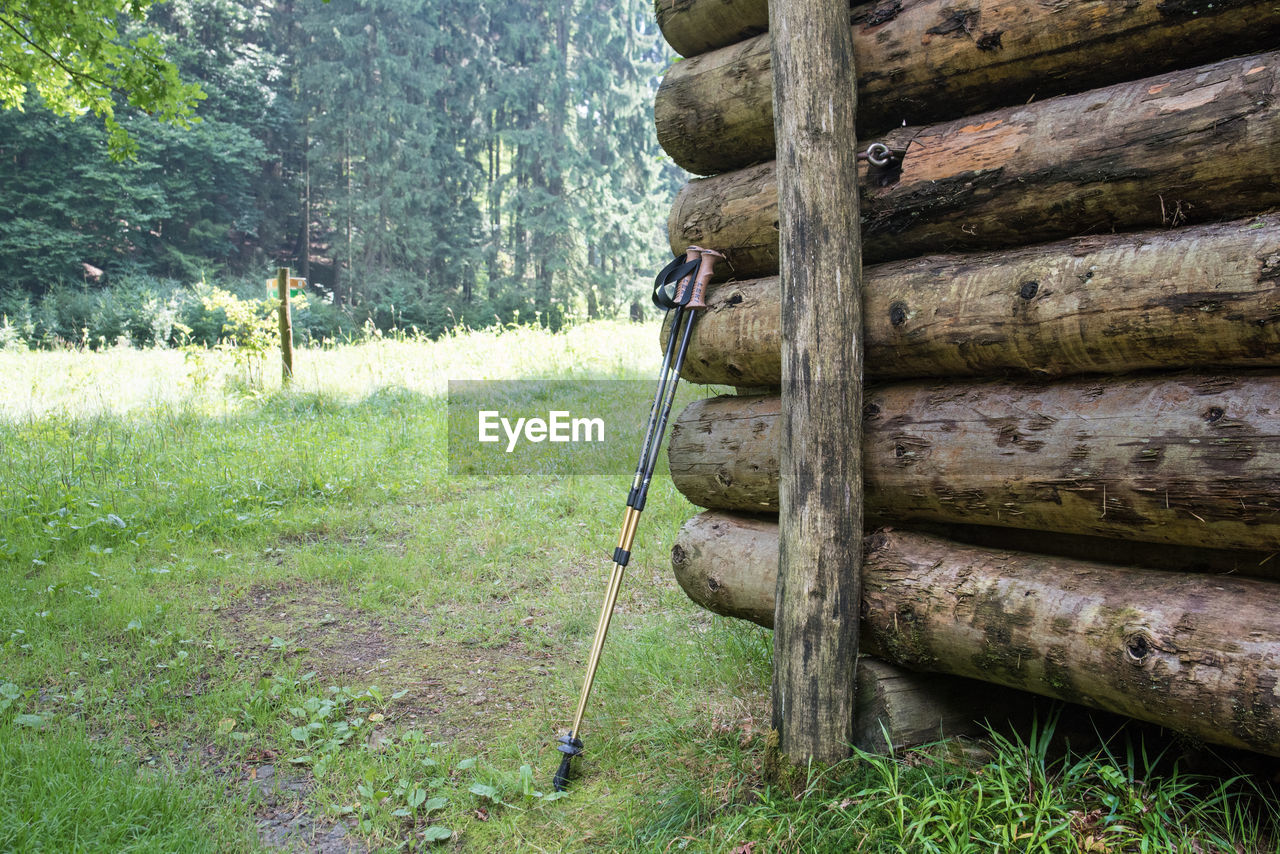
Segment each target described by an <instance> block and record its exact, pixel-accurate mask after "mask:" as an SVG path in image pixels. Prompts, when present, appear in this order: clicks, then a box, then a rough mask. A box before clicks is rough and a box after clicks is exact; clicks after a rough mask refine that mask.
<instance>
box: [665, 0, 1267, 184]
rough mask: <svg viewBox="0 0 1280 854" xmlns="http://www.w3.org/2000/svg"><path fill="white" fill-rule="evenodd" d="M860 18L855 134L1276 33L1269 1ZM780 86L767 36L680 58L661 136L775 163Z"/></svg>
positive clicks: (991, 8) (863, 9)
mask: <svg viewBox="0 0 1280 854" xmlns="http://www.w3.org/2000/svg"><path fill="white" fill-rule="evenodd" d="M726 11H727V10H726ZM852 19H853V49H854V61H855V64H856V65H857V67H858V69H859V71H858V101H859V104H860V106H859V108H858V136H859V138H862V137H868V136H871V135H873V134H879V133H883V132H884V131H886V130H889V129H890V128H893V127H898V126H901V125H903V124H910V125H921V124H925V123H934V122H940V121H945V120H947V119H954V118H958V117H960V116H965V115H972V114H974V113H979V112H983V111H986V110H992V109H996V108H999V107H1008V106H1012V105H1015V104H1025V103H1027V101H1028V100H1030V99H1032V98H1035V99H1036V100H1044V99H1045V98H1049V97H1053V96H1057V95H1063V94H1068V93H1073V92H1081V91H1084V90H1086V89H1092V88H1096V87H1099V86H1107V85H1110V84H1112V83H1118V82H1121V81H1123V80H1129V79H1132V78H1133V76H1134V69H1135V65H1134V62H1135V60H1138V61H1140V62H1141V66H1140V67H1141V69H1142V71H1141V73H1142V74H1144V75H1151V74H1156V73H1160V72H1164V71H1169V70H1173V69H1178V68H1189V67H1192V66H1195V65H1198V64H1201V63H1206V62H1214V61H1217V60H1220V59H1222V58H1224V57H1228V56H1238V55H1240V54H1242V53H1248V52H1251V51H1262V50H1267V49H1269V48H1273V47H1274V46H1275V45H1276V44H1277V43H1280V15H1277V14H1276V13H1275V9H1274V5H1273V4H1272V2H1271V0H1249V2H1238V3H1221V2H1214V3H1210V2H1194V3H1181V4H1171V3H1168V2H1165V0H1133V2H1128V3H1099V2H1096V0H1065V2H1056V3H1029V2H1027V0H975V2H971V3H968V4H965V5H964V6H963V7H957V5H956V4H955V3H953V2H951V0H905V2H903V0H882V2H879V3H870V4H863V5H859V6H856V7H854V9H853V12H852ZM673 23H674V22H673ZM1064 33H1065V34H1069V36H1067V37H1069V38H1070V42H1071V50H1069V51H1067V50H1063V44H1064V38H1067V37H1064ZM1171 44H1176V45H1178V49H1177V50H1170V49H1169V45H1171ZM771 87H772V74H771V70H770V64H769V36H768V35H761V36H757V37H755V38H752V39H750V40H749V41H745V42H740V43H738V44H732V45H730V46H727V47H723V48H721V49H719V50H716V51H715V52H713V53H708V54H706V55H703V56H699V57H697V58H695V59H691V60H688V61H687V62H677V63H676V64H675V65H673V66H671V68H670V69H668V71H667V72H666V75H665V76H664V77H663V79H662V85H661V87H660V88H659V89H658V95H657V98H656V100H655V101H654V106H653V113H654V123H655V125H656V127H657V132H658V142H659V143H661V144H662V147H663V148H664V149H665V150H666V152H667V154H669V155H671V158H672V159H673V160H674V161H675V162H676V163H677V164H679V165H680V166H682V167H684V168H685V169H688V170H689V171H690V172H694V173H696V174H699V175H714V174H716V173H718V172H727V171H729V170H732V169H741V168H742V167H743V166H747V165H749V164H751V163H759V162H761V161H766V160H771V159H773V150H774V138H773V111H772V97H771Z"/></svg>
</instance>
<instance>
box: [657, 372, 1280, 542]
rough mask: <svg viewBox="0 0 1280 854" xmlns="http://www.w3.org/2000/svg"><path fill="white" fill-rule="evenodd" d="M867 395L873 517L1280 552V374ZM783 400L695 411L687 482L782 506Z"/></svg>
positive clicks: (730, 505)
mask: <svg viewBox="0 0 1280 854" xmlns="http://www.w3.org/2000/svg"><path fill="white" fill-rule="evenodd" d="M831 393H833V394H839V393H840V391H839V390H838V389H832V390H831ZM865 400H866V406H865V408H864V424H863V429H864V440H863V445H862V447H863V467H864V481H865V484H866V495H867V504H866V513H867V517H868V519H872V520H878V521H881V522H897V521H904V520H921V521H935V522H946V523H964V524H977V525H995V526H1003V527H1012V528H1028V529H1033V530H1043V531H1057V532H1060V533H1067V534H1084V535H1095V536H1105V537H1122V538H1131V539H1135V540H1142V541H1148V542H1164V543H1173V544H1178V545H1191V546H1204V547H1210V548H1228V549H1249V550H1259V551H1274V550H1276V549H1280V378H1277V377H1275V376H1248V375H1246V376H1234V377H1215V376H1202V375H1198V376H1173V377H1138V378H1126V379H1114V380H1078V381H1071V382H1062V383H1056V384H1045V383H1037V382H1010V381H1000V382H980V383H978V382H975V383H952V384H937V383H928V382H914V383H903V384H899V385H890V386H884V387H880V388H876V389H868V390H867V392H866V397H865ZM778 410H779V400H778V398H777V397H776V396H760V397H720V398H713V399H709V400H702V401H697V402H695V403H693V404H690V405H689V406H688V407H686V409H685V410H684V412H682V413H681V415H680V417H679V419H678V420H677V422H676V425H675V428H674V429H673V431H672V435H671V443H670V448H669V459H670V464H671V476H672V479H673V480H674V482H675V484H676V486H677V488H679V489H680V491H681V492H682V493H684V494H685V496H687V497H688V498H689V500H691V501H692V502H693V503H695V504H699V505H701V506H704V507H715V508H721V509H733V510H746V511H748V512H773V511H775V510H776V508H777V506H778V446H779V432H778V431H779V426H780V423H781V421H780V419H779V417H778Z"/></svg>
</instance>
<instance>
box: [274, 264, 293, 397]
mask: <svg viewBox="0 0 1280 854" xmlns="http://www.w3.org/2000/svg"><path fill="white" fill-rule="evenodd" d="M276 289H277V290H278V291H279V292H280V381H281V383H282V384H283V385H288V384H289V383H290V381H291V380H293V313H292V312H291V311H290V309H289V268H288V267H278V268H277V269H276Z"/></svg>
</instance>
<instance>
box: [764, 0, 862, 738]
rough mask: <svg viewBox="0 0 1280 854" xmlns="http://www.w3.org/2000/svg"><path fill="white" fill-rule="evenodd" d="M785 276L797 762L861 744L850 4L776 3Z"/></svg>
mask: <svg viewBox="0 0 1280 854" xmlns="http://www.w3.org/2000/svg"><path fill="white" fill-rule="evenodd" d="M769 30H770V32H771V33H772V36H773V48H772V59H773V105H774V130H775V133H776V139H777V170H778V209H779V220H778V226H779V238H780V241H779V242H780V246H779V250H780V255H779V258H780V273H781V280H782V341H783V347H782V425H783V441H782V453H781V474H782V480H781V485H780V490H779V493H780V494H779V500H780V514H779V523H780V541H779V556H778V557H779V560H778V587H777V598H776V604H775V618H774V642H773V726H774V729H775V730H776V731H777V733H778V745H779V748H780V749H781V751H782V752H783V753H784V754H786V755H787V757H788V758H789V759H790V760H791V762H792V763H800V762H804V761H807V760H810V759H812V760H815V761H819V762H826V763H829V762H835V761H838V760H840V759H843V758H845V757H847V756H848V755H849V745H850V744H851V743H852V741H853V718H854V700H855V682H854V667H855V665H856V663H857V659H858V616H859V614H858V610H859V604H860V602H861V596H860V593H861V585H860V583H859V576H860V574H861V568H862V458H861V455H860V454H858V453H856V452H852V453H851V452H850V449H856V448H860V447H861V445H862V241H861V233H860V230H859V221H858V187H857V177H858V171H857V154H856V142H855V135H854V112H855V108H856V103H855V95H854V91H855V89H854V66H853V43H852V38H851V34H850V29H849V4H848V3H847V2H846V0H786V2H774V3H770V4H769Z"/></svg>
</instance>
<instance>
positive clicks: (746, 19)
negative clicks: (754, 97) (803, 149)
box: [653, 0, 773, 123]
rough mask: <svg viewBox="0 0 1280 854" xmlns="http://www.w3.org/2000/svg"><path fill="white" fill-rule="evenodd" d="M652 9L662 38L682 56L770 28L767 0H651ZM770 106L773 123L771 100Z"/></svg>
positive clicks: (712, 48)
mask: <svg viewBox="0 0 1280 854" xmlns="http://www.w3.org/2000/svg"><path fill="white" fill-rule="evenodd" d="M653 11H654V14H655V15H656V16H657V18H658V28H659V29H661V30H662V36H663V38H665V39H666V40H667V44H669V45H671V47H672V49H673V50H675V52H676V53H678V54H680V55H681V56H695V55H697V54H699V53H706V52H707V51H709V50H714V49H715V48H718V47H722V46H723V45H727V44H733V43H734V42H737V41H742V40H743V39H749V38H751V37H752V36H757V35H759V34H760V33H763V32H766V31H767V30H768V29H769V4H768V2H767V0H654V4H653ZM768 52H769V48H768V46H767V45H766V46H765V53H768ZM769 109H770V116H769V121H770V123H772V122H773V115H772V109H773V105H772V103H770V105H769Z"/></svg>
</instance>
